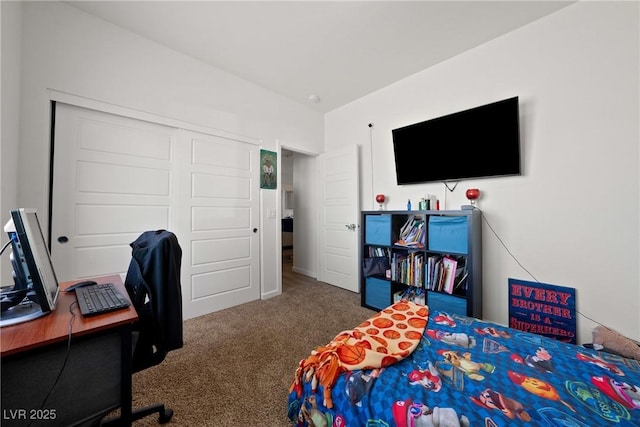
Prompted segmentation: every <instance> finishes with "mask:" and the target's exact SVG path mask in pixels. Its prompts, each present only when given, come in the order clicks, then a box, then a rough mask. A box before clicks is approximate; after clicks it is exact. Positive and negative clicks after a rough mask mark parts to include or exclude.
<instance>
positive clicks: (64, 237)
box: [58, 236, 69, 243]
mask: <svg viewBox="0 0 640 427" xmlns="http://www.w3.org/2000/svg"><path fill="white" fill-rule="evenodd" d="M68 241H69V238H68V237H67V236H60V237H58V243H67V242H68Z"/></svg>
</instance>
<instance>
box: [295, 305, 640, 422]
mask: <svg viewBox="0 0 640 427" xmlns="http://www.w3.org/2000/svg"><path fill="white" fill-rule="evenodd" d="M392 307H393V306H392ZM387 310H388V309H387ZM415 311H416V309H415V307H414V308H412V309H411V312H415ZM423 314H424V312H423ZM371 320H375V317H374V318H372V319H370V320H369V322H370V321H371ZM427 320H428V324H427V326H426V327H425V328H424V333H423V334H422V335H421V338H420V340H419V342H418V343H417V345H416V346H415V347H413V346H409V347H407V348H406V349H405V350H408V351H410V354H407V353H406V352H404V353H403V352H402V351H401V350H400V348H399V347H397V348H393V349H391V350H392V351H390V353H391V354H392V355H393V356H394V362H395V363H387V362H388V361H389V359H387V362H382V360H383V359H380V358H378V363H376V364H375V366H372V365H371V364H369V363H368V362H364V360H361V358H360V356H358V357H356V358H355V359H354V360H359V362H358V364H354V365H351V366H349V365H346V367H345V365H340V366H341V367H340V368H338V369H336V370H333V374H335V375H333V378H332V379H331V381H329V382H324V384H326V385H327V386H326V387H325V386H324V385H323V380H322V379H317V378H316V380H315V381H314V375H313V374H310V373H311V372H313V373H317V372H318V370H320V369H321V367H320V365H318V369H317V370H314V369H310V370H305V369H301V368H298V371H297V372H296V375H295V380H294V385H293V386H292V390H291V393H290V395H289V401H288V415H289V418H290V420H291V421H292V425H294V426H316V427H318V426H328V427H331V426H334V427H357V426H398V427H405V426H406V427H409V426H463V427H465V426H515V425H517V426H532V427H534V426H535V427H538V426H558V427H560V426H569V425H570V426H576V427H578V426H580V427H589V426H595V425H597V426H640V362H638V361H636V360H632V359H625V358H622V357H619V356H615V355H612V354H608V353H603V352H597V351H594V350H590V349H587V348H584V347H581V346H576V345H572V344H566V343H563V342H559V341H555V340H552V339H549V338H545V337H543V336H540V335H535V334H531V333H527V332H521V331H518V330H515V329H510V328H506V327H503V326H499V325H497V324H493V323H488V322H484V321H481V320H478V319H473V318H467V317H462V316H449V315H448V314H447V313H443V312H434V313H429V317H428V319H427ZM369 326H372V325H371V324H370V323H368V322H365V323H363V324H362V325H361V326H360V327H359V328H356V330H360V331H361V333H362V331H363V328H364V333H366V330H367V329H370V328H369ZM371 329H372V330H371V331H370V332H371V333H373V332H374V331H373V329H377V330H378V332H377V333H378V334H379V333H380V331H382V332H384V330H385V328H384V326H383V325H381V324H379V325H378V327H373V328H371ZM356 330H354V331H356ZM357 335H358V333H356V335H355V336H351V337H350V339H351V340H354V339H357V338H355V337H356V336H357ZM373 336H376V335H375V334H371V336H370V338H372V337H373ZM378 336H380V335H378ZM382 336H384V335H382ZM336 338H337V339H338V342H348V341H344V340H342V341H341V340H340V335H339V336H338V337H336ZM351 342H353V341H351ZM365 342H369V343H371V342H377V341H376V340H375V339H374V340H373V341H370V340H365ZM405 345H407V344H405ZM365 347H366V345H365ZM372 348H373V347H372ZM320 349H322V348H320ZM387 349H388V350H387V351H389V348H387ZM411 350H412V351H411ZM338 353H339V354H341V353H340V351H338ZM358 354H360V353H358ZM312 355H313V353H312ZM396 356H399V357H396ZM307 360H310V359H307ZM303 362H304V361H303ZM303 362H301V367H302V366H304V363H303ZM311 362H313V361H311ZM327 395H328V396H327Z"/></svg>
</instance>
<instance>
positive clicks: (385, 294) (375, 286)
mask: <svg viewBox="0 0 640 427" xmlns="http://www.w3.org/2000/svg"><path fill="white" fill-rule="evenodd" d="M364 286H365V287H366V289H365V298H364V300H365V303H366V304H367V305H368V306H369V307H374V308H377V309H378V310H382V309H383V308H387V307H388V306H389V305H390V304H391V282H389V281H388V280H382V279H377V278H375V277H367V279H366V280H365V282H364Z"/></svg>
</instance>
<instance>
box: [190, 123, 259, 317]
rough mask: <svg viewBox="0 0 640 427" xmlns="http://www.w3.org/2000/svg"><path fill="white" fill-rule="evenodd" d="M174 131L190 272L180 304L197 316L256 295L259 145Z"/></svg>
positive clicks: (257, 286)
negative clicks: (182, 302) (176, 133)
mask: <svg viewBox="0 0 640 427" xmlns="http://www.w3.org/2000/svg"><path fill="white" fill-rule="evenodd" d="M179 135H180V136H179V141H180V144H179V147H180V149H179V150H180V151H179V158H180V161H179V165H180V174H179V176H180V179H179V187H178V199H179V202H178V204H179V206H180V212H181V214H180V221H179V231H180V235H181V236H183V237H184V238H185V239H186V240H187V241H189V242H190V245H189V246H183V248H182V249H183V258H182V259H183V266H184V265H185V264H188V271H190V275H189V277H188V278H187V280H188V281H187V282H185V283H183V299H184V300H185V306H188V307H190V310H191V312H190V314H191V315H192V316H197V315H202V314H205V313H209V312H211V311H212V309H213V310H214V311H217V310H220V309H224V308H228V307H232V306H234V305H237V304H240V303H244V302H249V301H253V300H256V299H259V298H260V273H259V271H260V270H259V262H258V260H259V256H260V230H259V229H258V227H259V221H260V218H259V187H260V185H259V183H260V181H259V179H260V173H259V162H260V153H259V148H258V146H256V145H253V144H249V143H245V142H242V141H237V140H233V139H228V138H223V137H219V136H212V135H206V134H202V133H196V132H191V131H186V130H181V131H180V132H179ZM183 214H184V215H183Z"/></svg>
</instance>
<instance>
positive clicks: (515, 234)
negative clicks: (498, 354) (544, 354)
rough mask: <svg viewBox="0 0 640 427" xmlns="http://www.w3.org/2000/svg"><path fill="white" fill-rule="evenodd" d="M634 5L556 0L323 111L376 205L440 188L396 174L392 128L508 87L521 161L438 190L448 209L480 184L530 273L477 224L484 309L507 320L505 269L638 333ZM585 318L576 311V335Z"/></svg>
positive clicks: (328, 131)
mask: <svg viewBox="0 0 640 427" xmlns="http://www.w3.org/2000/svg"><path fill="white" fill-rule="evenodd" d="M638 16H639V13H638V3H637V2H618V3H616V2H579V3H577V4H574V5H571V6H568V7H567V8H564V9H562V10H560V11H559V12H557V13H555V14H553V15H551V16H548V17H546V18H543V19H541V20H539V21H536V22H534V23H532V24H529V25H527V26H525V27H522V28H520V29H518V30H516V31H514V32H512V33H510V34H508V35H506V36H503V37H500V38H497V39H495V40H493V41H491V42H488V43H486V44H484V45H482V46H480V47H478V48H475V49H473V50H471V51H469V52H466V53H464V54H462V55H459V56H457V57H454V58H452V59H450V60H448V61H446V62H444V63H442V64H440V65H437V66H435V67H432V68H430V69H427V70H424V71H422V72H420V73H418V74H416V75H414V76H411V77H410V78H407V79H405V80H402V81H400V82H397V83H395V84H392V85H390V86H388V87H387V88H384V89H382V90H380V91H378V92H376V93H373V94H371V95H369V96H366V97H364V98H362V99H360V100H358V101H356V102H353V103H351V104H350V105H347V106H345V107H343V108H340V109H337V110H335V111H333V112H331V113H329V114H327V115H326V116H325V147H326V149H327V150H330V149H332V148H338V147H342V146H344V145H346V144H361V145H362V146H363V162H362V163H363V172H362V183H363V190H364V191H363V194H362V200H361V204H362V206H363V208H364V209H372V208H376V206H375V204H374V200H373V197H374V195H375V194H377V193H383V194H386V195H388V196H389V203H388V205H387V208H388V209H405V208H406V201H407V198H411V199H413V200H414V205H415V204H416V203H415V201H416V199H417V198H418V197H420V196H421V195H423V194H424V193H431V194H437V195H438V197H439V198H440V199H441V200H444V198H445V190H444V187H443V185H442V184H422V185H407V186H397V185H396V183H395V169H394V162H393V148H392V139H391V130H392V129H394V128H397V127H400V126H404V125H407V124H411V123H415V122H418V121H422V120H426V119H429V118H433V117H437V116H439V115H443V114H447V113H452V112H455V111H459V110H462V109H466V108H469V107H473V106H476V105H481V104H485V103H489V102H492V101H497V100H499V99H504V98H507V97H511V96H516V95H517V96H519V97H520V102H521V138H522V149H523V167H524V173H523V175H522V176H521V177H510V178H499V179H482V180H473V181H463V182H461V183H460V185H459V186H458V188H457V189H456V190H455V191H454V192H453V193H448V194H446V208H448V209H459V207H460V205H462V204H466V199H465V197H464V193H465V190H466V189H467V188H470V187H478V188H480V190H481V191H482V192H483V195H482V197H481V199H480V200H479V207H480V209H482V211H483V213H484V216H485V218H486V219H487V220H488V223H489V224H490V225H491V227H492V228H493V229H494V230H495V232H496V233H497V235H498V236H499V237H500V239H502V240H503V241H504V243H505V245H506V246H507V248H508V249H509V251H511V252H512V253H513V255H514V256H515V257H516V258H517V260H518V262H520V263H521V264H522V265H523V266H524V267H525V268H526V269H527V270H528V271H529V272H531V274H532V275H533V276H535V279H534V278H532V277H531V276H530V275H529V274H528V273H527V271H525V270H523V269H522V268H521V267H519V266H518V264H517V262H516V261H515V260H514V259H513V258H512V257H511V256H510V255H509V254H508V253H507V250H506V249H505V248H504V247H502V245H501V244H500V242H499V241H498V237H496V236H495V235H494V234H493V233H492V230H491V229H490V228H489V226H487V225H486V224H485V226H484V227H483V251H484V252H483V256H484V265H483V267H484V274H483V276H484V277H483V280H484V289H483V291H484V303H483V311H484V317H485V318H487V319H489V320H493V321H497V322H500V323H506V322H507V320H508V301H507V299H508V290H507V279H508V278H509V277H513V278H517V279H521V280H529V281H535V280H538V281H540V282H543V283H551V284H557V285H561V286H568V287H573V288H576V293H577V295H576V301H577V309H578V310H579V311H580V312H582V313H583V314H584V315H586V316H589V317H591V318H592V319H595V320H597V321H598V322H601V323H603V324H605V325H608V326H610V327H612V328H615V329H617V330H619V331H620V332H622V333H623V334H626V335H628V336H630V337H633V338H635V339H640V309H639V308H640V289H639V288H640V285H639V263H638V261H639V255H640V254H639V238H640V235H639V234H640V233H639V208H638V205H639V197H640V189H639V180H640V177H639V173H638V171H639V150H638V146H639V130H638V127H639V126H638V119H639V108H638V94H639V83H638V79H639V75H640V70H639V66H638V64H639V57H638V55H639V54H638V52H639V47H638V40H639V37H638V36H639V31H638V25H639V24H638V21H639V20H638ZM368 123H373V125H374V127H373V129H372V133H371V135H372V136H371V140H372V143H371V142H370V135H369V128H368V127H367V124H368ZM371 147H372V148H373V151H372V150H371ZM371 153H373V158H371V157H370V156H371V155H372V154H371ZM371 164H372V165H373V171H372V167H371ZM594 325H595V324H594V323H593V322H591V321H589V320H588V319H586V318H585V317H582V316H578V338H579V342H588V341H590V340H591V329H592V328H593V326H594Z"/></svg>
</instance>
